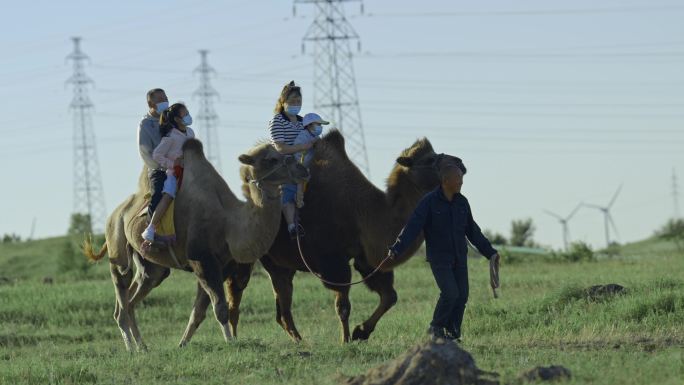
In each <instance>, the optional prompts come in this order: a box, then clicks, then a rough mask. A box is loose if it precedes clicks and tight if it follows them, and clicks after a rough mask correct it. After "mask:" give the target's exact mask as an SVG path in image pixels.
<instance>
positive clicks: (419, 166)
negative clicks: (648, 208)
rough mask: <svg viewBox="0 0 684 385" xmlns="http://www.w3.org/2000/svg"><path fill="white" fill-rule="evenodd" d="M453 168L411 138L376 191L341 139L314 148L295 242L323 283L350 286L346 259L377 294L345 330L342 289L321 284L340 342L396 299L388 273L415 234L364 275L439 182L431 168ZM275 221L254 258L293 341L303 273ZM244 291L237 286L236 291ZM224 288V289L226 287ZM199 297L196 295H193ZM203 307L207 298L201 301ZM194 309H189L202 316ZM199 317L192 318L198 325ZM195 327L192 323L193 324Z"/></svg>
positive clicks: (360, 333) (334, 134) (331, 137)
mask: <svg viewBox="0 0 684 385" xmlns="http://www.w3.org/2000/svg"><path fill="white" fill-rule="evenodd" d="M447 158H448V159H449V160H450V161H454V162H457V163H459V164H460V166H461V167H462V168H463V169H464V170H465V166H463V162H462V161H461V159H459V158H456V157H451V156H448V155H444V154H435V152H434V150H433V148H432V145H431V144H430V142H429V141H428V140H427V139H425V138H423V139H420V140H417V141H416V142H415V143H414V144H413V145H412V146H411V147H409V148H407V149H406V150H404V151H403V152H402V154H401V155H400V156H399V157H398V158H397V164H396V165H395V166H394V168H393V170H392V172H391V173H390V176H389V178H388V179H387V191H384V192H383V191H381V190H380V189H378V188H377V187H375V186H374V185H373V184H372V183H371V182H370V181H369V180H368V179H366V177H365V176H364V175H363V174H362V173H361V171H360V170H359V169H358V168H357V167H356V166H355V165H354V164H353V163H352V161H351V160H350V159H349V158H348V156H347V154H346V151H345V148H344V138H343V136H342V134H341V133H340V132H339V131H336V130H331V132H329V133H328V134H327V135H326V136H325V137H324V138H323V139H322V140H321V141H319V142H318V143H317V144H316V145H315V146H314V158H313V162H312V164H311V167H310V173H311V180H310V182H309V185H308V186H307V189H306V193H305V199H304V201H305V206H304V207H303V209H301V211H300V213H299V214H300V221H301V224H302V225H303V226H304V228H305V230H306V235H305V236H304V237H303V238H302V239H301V244H302V250H303V254H304V257H305V258H306V260H307V263H308V264H309V266H310V267H311V268H312V269H313V271H314V272H315V273H316V274H317V275H320V276H321V277H322V278H323V279H325V280H327V281H332V282H335V283H338V282H339V283H349V282H350V281H351V275H352V272H351V268H350V266H349V262H350V260H352V259H353V260H354V263H353V265H354V268H355V269H356V270H357V271H358V272H359V273H361V275H362V276H363V277H367V279H366V280H365V282H364V283H365V285H366V286H367V287H368V288H369V289H370V290H372V291H374V292H376V293H378V295H379V296H380V303H379V305H378V307H377V308H376V310H375V311H374V312H373V314H372V315H371V316H370V318H369V319H367V320H366V321H365V322H363V323H362V324H361V325H358V326H356V327H355V328H354V331H353V334H351V336H350V332H349V315H350V312H351V302H350V301H349V289H350V287H349V286H348V285H330V284H326V283H324V286H325V287H326V288H328V289H330V290H333V291H334V292H335V307H336V310H337V314H338V316H339V318H340V322H341V328H342V333H341V334H342V338H341V339H342V342H349V340H350V337H351V339H353V340H366V339H368V338H369V337H370V334H371V333H372V332H373V330H374V329H375V326H376V325H377V323H378V321H379V320H380V318H381V317H382V316H383V315H384V314H385V313H386V312H387V311H388V310H389V309H390V308H391V307H392V306H394V304H395V303H396V302H397V293H396V291H395V290H394V288H393V283H394V273H393V269H394V268H396V267H397V266H399V265H401V264H402V263H404V262H406V261H407V260H408V259H409V258H410V257H411V256H413V254H414V253H415V252H416V251H417V249H418V248H419V247H420V245H421V243H422V242H423V239H422V237H421V238H420V239H418V240H416V242H415V243H414V244H413V245H412V246H411V247H409V248H408V250H407V251H406V252H405V253H404V254H403V255H400V256H398V257H397V258H395V259H394V260H390V261H386V262H385V263H384V264H382V266H381V268H380V270H379V271H378V272H376V273H375V274H372V275H370V274H371V272H372V271H373V270H374V269H375V268H376V267H377V266H379V265H380V263H381V261H382V260H383V259H384V257H385V256H386V255H387V251H388V247H389V245H391V244H392V243H393V242H394V240H395V239H396V237H397V235H398V233H399V231H400V230H401V229H402V228H403V226H404V225H405V224H406V222H407V220H408V218H409V216H410V214H411V213H412V212H413V210H414V208H415V207H416V205H417V204H418V201H419V200H420V199H421V198H422V197H423V196H424V195H425V194H426V193H427V192H429V191H431V190H433V189H435V188H436V187H437V186H438V185H439V176H438V168H439V165H440V163H441V162H442V161H443V160H446V159H447ZM283 223H284V221H281V226H280V230H279V232H278V235H277V237H276V239H275V242H274V243H273V246H272V247H271V248H270V250H269V251H268V253H267V254H266V255H264V257H263V258H261V259H260V261H261V264H262V265H263V267H264V269H265V270H266V271H267V272H268V274H269V276H270V278H271V284H272V286H273V292H274V294H275V301H276V322H277V323H278V324H279V325H280V326H281V327H282V328H283V329H284V330H285V332H286V333H287V334H288V335H289V336H290V338H292V339H293V340H294V341H300V340H301V339H302V337H301V335H300V334H299V332H298V331H297V328H296V327H295V324H294V319H293V317H292V312H291V306H292V295H293V285H292V280H293V277H294V275H295V272H296V271H303V272H308V269H307V267H306V266H305V264H304V263H303V262H302V260H301V257H300V255H299V251H298V248H297V243H296V242H293V241H292V240H291V239H290V236H289V234H288V232H287V228H286V226H283ZM245 274H248V273H247V269H243V271H242V272H234V273H233V276H232V279H233V281H238V282H243V283H245V285H246V284H247V282H248V278H247V279H245V278H246V277H245ZM243 289H244V288H243ZM229 291H230V289H229ZM202 295H206V294H205V293H200V292H198V296H202ZM205 303H207V301H206V300H205ZM207 307H208V305H205V306H204V309H202V308H197V307H195V308H194V310H193V316H195V313H194V312H199V313H200V314H201V313H202V312H203V311H206V308H207ZM202 318H203V317H201V316H200V317H197V318H195V321H197V320H199V322H201V320H202ZM198 326H199V324H197V325H196V326H195V328H196V327H198Z"/></svg>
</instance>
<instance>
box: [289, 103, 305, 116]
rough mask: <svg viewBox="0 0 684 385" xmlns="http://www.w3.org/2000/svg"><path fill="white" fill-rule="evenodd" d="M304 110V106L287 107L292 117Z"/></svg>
mask: <svg viewBox="0 0 684 385" xmlns="http://www.w3.org/2000/svg"><path fill="white" fill-rule="evenodd" d="M301 110H302V106H290V105H288V106H287V113H288V114H290V115H297V114H298V113H299V111H301Z"/></svg>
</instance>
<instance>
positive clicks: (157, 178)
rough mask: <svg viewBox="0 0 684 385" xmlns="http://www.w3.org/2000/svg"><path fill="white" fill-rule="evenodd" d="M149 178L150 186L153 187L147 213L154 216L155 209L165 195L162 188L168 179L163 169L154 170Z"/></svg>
mask: <svg viewBox="0 0 684 385" xmlns="http://www.w3.org/2000/svg"><path fill="white" fill-rule="evenodd" d="M149 178H150V186H151V188H152V191H150V193H151V194H152V196H151V198H150V204H149V205H148V206H147V214H148V215H149V217H150V218H152V214H154V210H156V208H157V205H159V202H160V201H161V199H162V196H163V194H162V190H163V189H164V181H166V173H165V172H164V171H162V170H153V171H152V172H151V173H150V175H149Z"/></svg>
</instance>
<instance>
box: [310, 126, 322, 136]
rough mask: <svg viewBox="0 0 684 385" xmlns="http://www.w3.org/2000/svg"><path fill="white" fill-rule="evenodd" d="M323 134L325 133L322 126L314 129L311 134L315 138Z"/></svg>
mask: <svg viewBox="0 0 684 385" xmlns="http://www.w3.org/2000/svg"><path fill="white" fill-rule="evenodd" d="M322 133H323V126H321V125H318V126H315V127H314V128H313V130H312V131H311V134H313V136H318V135H320V134H322Z"/></svg>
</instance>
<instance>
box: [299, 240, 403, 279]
mask: <svg viewBox="0 0 684 385" xmlns="http://www.w3.org/2000/svg"><path fill="white" fill-rule="evenodd" d="M297 249H298V250H299V257H300V258H301V259H302V262H304V266H306V268H307V269H308V270H309V273H311V274H313V275H315V276H316V278H318V279H319V280H320V281H321V282H323V283H327V284H328V285H332V286H343V287H344V286H353V285H358V284H360V283H363V282H366V280H368V279H369V278H370V277H372V276H373V275H375V274H376V273H377V272H378V271H380V268H382V265H383V264H385V262H387V260H388V259H390V257H389V256H387V257H385V259H383V260H382V261H380V264H378V266H377V267H376V268H375V269H374V270H373V271H371V272H370V274H368V275H367V276H365V277H362V278H361V279H360V280H358V281H356V282H332V281H328V280H327V279H325V278H323V277H322V276H321V275H320V274H318V273H316V272H315V271H313V269H312V268H311V266H309V264H308V263H307V262H306V258H304V252H303V251H302V243H301V240H300V237H299V234H297Z"/></svg>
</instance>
